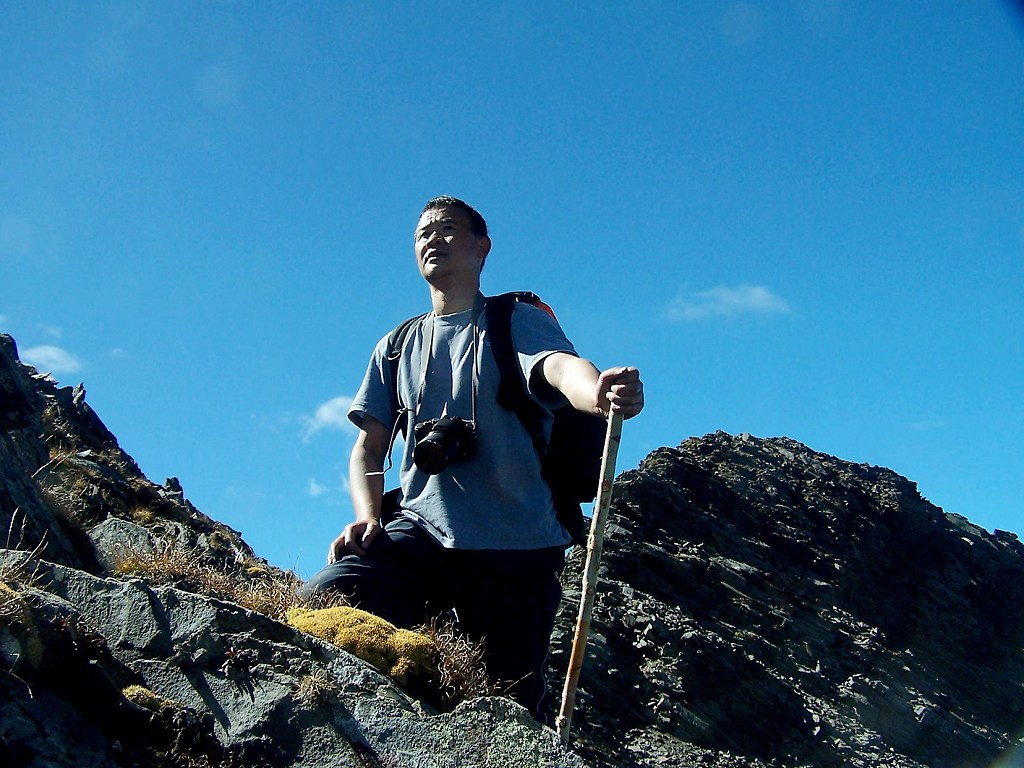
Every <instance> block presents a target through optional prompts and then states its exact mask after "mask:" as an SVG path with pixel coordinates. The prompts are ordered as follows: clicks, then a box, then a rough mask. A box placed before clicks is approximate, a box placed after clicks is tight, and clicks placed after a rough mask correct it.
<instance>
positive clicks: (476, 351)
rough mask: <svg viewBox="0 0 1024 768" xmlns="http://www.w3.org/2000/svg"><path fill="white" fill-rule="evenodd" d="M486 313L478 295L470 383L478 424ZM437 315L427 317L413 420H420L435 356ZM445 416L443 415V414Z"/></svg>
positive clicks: (480, 295) (473, 408)
mask: <svg viewBox="0 0 1024 768" xmlns="http://www.w3.org/2000/svg"><path fill="white" fill-rule="evenodd" d="M483 311H484V295H483V294H482V293H479V292H478V293H477V295H476V299H475V301H474V302H473V342H472V346H473V349H472V355H473V371H472V380H471V383H470V390H469V397H470V411H471V413H470V419H472V421H473V422H474V423H475V422H476V392H477V389H478V388H479V383H480V370H479V365H480V315H481V314H483ZM436 319H437V315H435V314H434V313H433V312H431V313H430V314H429V315H427V320H428V321H429V322H427V324H426V325H427V327H426V329H425V332H424V336H423V347H422V348H421V350H420V384H419V387H418V389H417V390H416V407H415V409H414V410H413V418H414V419H415V420H419V415H420V408H421V407H422V405H423V393H424V392H425V391H426V387H427V371H428V369H429V368H430V358H432V357H433V356H434V323H435V321H436ZM454 380H455V371H454V370H453V371H452V381H453V382H454ZM442 415H443V414H442Z"/></svg>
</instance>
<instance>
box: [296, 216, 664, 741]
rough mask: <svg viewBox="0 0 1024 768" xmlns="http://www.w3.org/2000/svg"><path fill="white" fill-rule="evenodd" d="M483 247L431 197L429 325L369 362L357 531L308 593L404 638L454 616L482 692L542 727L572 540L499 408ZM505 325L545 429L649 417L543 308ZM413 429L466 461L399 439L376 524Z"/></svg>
mask: <svg viewBox="0 0 1024 768" xmlns="http://www.w3.org/2000/svg"><path fill="white" fill-rule="evenodd" d="M490 248H491V241H490V238H489V237H488V236H487V224H486V222H485V221H484V219H483V217H482V216H481V215H480V214H479V213H478V212H477V211H475V210H474V209H473V208H472V207H471V206H469V205H468V204H467V203H465V202H464V201H462V200H458V199H456V198H452V197H439V198H435V199H433V200H430V201H429V202H428V203H427V204H426V206H425V207H424V209H423V213H422V215H421V216H420V219H419V222H418V224H417V227H416V233H415V243H414V250H415V254H416V263H417V266H418V267H419V270H420V274H421V275H422V276H423V278H424V279H425V280H426V282H427V285H428V287H429V289H430V299H431V305H432V308H433V311H432V313H430V314H429V315H427V316H426V318H425V319H424V320H423V321H422V322H421V323H420V324H419V326H418V327H417V328H415V329H414V331H413V332H412V333H411V334H410V337H409V339H408V341H407V342H406V343H405V344H404V349H403V351H402V354H401V356H400V357H398V359H392V360H389V359H387V355H386V348H387V337H385V338H384V339H381V341H380V342H379V343H378V344H377V347H376V349H375V350H374V353H373V357H372V358H371V361H370V365H369V368H368V369H367V372H366V376H365V378H364V379H363V383H362V386H361V387H360V389H359V392H358V393H357V394H356V397H355V399H354V401H353V404H352V407H351V410H350V411H349V418H350V419H351V420H352V421H353V422H354V423H355V424H356V426H357V427H359V435H358V437H357V438H356V443H355V446H354V448H353V449H352V455H351V459H350V464H349V475H350V477H349V482H350V486H351V493H352V503H353V506H354V508H355V514H356V519H355V521H354V522H352V523H350V524H349V525H347V526H346V527H345V529H344V530H343V531H342V533H341V535H340V536H338V538H337V539H335V540H334V541H333V542H332V543H331V547H330V550H329V552H328V557H327V560H328V565H327V567H325V568H324V569H323V570H322V571H320V573H318V574H316V575H315V576H314V577H313V578H312V579H311V580H310V581H309V582H308V583H307V584H306V586H305V593H306V594H307V595H312V594H315V593H317V592H319V591H321V590H326V589H337V590H340V591H342V592H343V593H345V594H347V595H349V596H350V598H351V600H352V602H353V604H354V605H357V606H359V607H361V608H363V609H365V610H368V611H370V612H371V613H374V614H376V615H379V616H381V617H383V618H385V619H387V620H388V621H391V622H392V623H394V624H396V625H398V626H402V627H412V626H415V625H417V624H422V623H424V622H426V621H427V620H429V619H430V618H431V617H434V616H437V615H439V614H440V613H442V612H445V611H449V610H454V612H455V614H456V617H457V621H458V626H459V628H460V630H461V631H462V632H463V633H465V634H466V635H467V636H468V637H470V638H472V639H475V640H482V641H483V643H484V653H485V663H486V665H487V670H488V673H489V675H490V677H491V679H492V680H495V681H501V682H504V683H506V684H508V685H509V686H510V687H509V693H510V695H511V696H512V697H513V698H514V699H516V700H518V701H519V702H520V703H522V704H523V705H524V706H526V707H527V708H528V709H529V710H530V712H531V713H532V714H533V716H534V717H535V718H537V719H539V720H541V721H542V722H543V721H544V720H545V719H546V713H545V710H544V707H543V699H544V695H545V686H544V676H543V670H544V664H545V662H546V659H547V652H548V645H549V642H550V636H551V630H552V627H553V625H554V619H555V612H556V610H557V608H558V603H559V600H560V598H561V586H560V583H559V577H560V575H561V571H562V568H563V565H564V555H565V546H566V545H567V544H568V542H569V536H568V534H567V533H566V532H565V530H564V529H563V528H562V526H561V525H560V524H559V522H558V520H557V518H556V516H555V512H554V507H553V505H552V500H551V494H550V491H549V489H548V487H547V484H546V483H545V481H544V480H543V478H542V477H541V472H540V460H539V458H538V456H537V453H536V451H535V449H534V447H533V444H532V442H531V438H530V436H529V435H528V433H527V432H526V430H525V428H524V427H523V426H522V424H521V423H520V421H519V419H518V417H517V416H516V414H515V413H514V412H512V411H508V410H505V409H503V408H501V407H500V406H499V405H498V404H497V400H496V396H497V386H498V380H499V375H498V369H497V365H496V363H495V360H494V357H493V355H492V354H491V352H490V348H489V342H488V338H487V327H486V315H485V314H484V313H483V311H482V309H483V303H484V301H483V296H482V295H481V293H480V270H481V269H482V268H483V265H484V261H485V260H486V258H487V255H488V253H489V252H490ZM511 323H512V337H513V344H514V347H515V350H516V353H517V358H518V361H519V367H520V369H521V371H522V375H523V377H524V381H525V382H526V383H527V390H528V392H529V394H530V396H531V397H533V398H534V399H535V400H536V401H537V402H538V403H540V404H541V405H542V406H544V407H545V409H548V410H546V411H545V412H546V413H547V414H548V415H549V416H550V409H552V408H556V407H558V406H560V405H563V404H564V403H565V401H566V400H568V402H569V403H571V404H572V405H573V406H574V407H575V408H577V409H578V410H580V411H583V412H586V413H591V414H593V415H594V416H595V417H597V416H606V415H607V414H608V413H609V412H610V411H613V410H614V411H620V412H621V413H622V414H623V416H624V417H627V418H628V417H631V416H635V415H636V414H637V413H639V412H640V410H641V409H642V408H643V405H644V396H643V385H642V383H641V381H640V375H639V373H638V371H637V370H636V369H635V368H610V369H607V370H605V371H602V372H599V371H598V370H597V368H595V367H594V365H593V364H592V363H590V362H588V361H587V360H584V359H582V358H580V357H578V356H577V355H576V353H575V351H574V349H573V347H572V344H571V343H570V342H569V341H568V340H567V339H566V338H565V335H564V334H563V333H562V330H561V328H560V327H559V326H558V324H557V323H556V322H555V321H554V319H553V318H551V316H550V315H549V314H548V313H546V312H544V311H543V310H540V309H537V308H536V307H533V306H527V305H524V304H517V305H516V306H515V309H514V312H513V316H512V319H511ZM425 355H426V357H424V356H425ZM391 366H397V374H394V373H393V371H392V369H391ZM392 375H397V382H398V402H395V392H394V390H393V387H392V385H391V382H392V381H393V379H392ZM406 414H408V416H409V421H410V422H412V423H413V424H415V425H417V426H418V425H422V424H425V423H427V422H430V421H432V420H435V419H438V418H440V417H444V416H448V417H460V418H462V419H465V420H469V421H471V422H472V423H473V424H474V425H475V428H474V430H473V434H471V435H468V436H465V437H464V438H462V439H464V440H465V442H466V447H467V450H466V451H465V452H464V455H461V454H458V452H457V451H456V452H455V453H456V455H455V456H453V457H452V458H451V459H450V461H449V463H448V464H447V466H446V467H444V468H443V469H441V470H440V471H437V467H425V466H424V464H425V462H424V460H423V457H422V455H417V454H416V450H415V449H416V445H417V442H418V438H417V433H419V432H420V430H419V429H417V430H416V432H414V430H413V429H412V428H410V429H408V430H407V437H406V446H405V450H404V455H403V459H402V466H401V482H400V485H401V489H402V501H401V509H400V511H399V514H398V517H397V519H395V520H392V521H391V522H388V523H387V524H386V525H382V523H381V514H382V509H381V507H382V497H383V492H384V473H383V468H384V462H385V459H386V457H387V455H388V453H389V451H390V447H391V442H392V435H393V434H394V431H395V428H396V427H395V425H396V422H397V420H398V419H399V417H405V416H406ZM549 426H550V424H549ZM424 431H426V428H424ZM420 437H422V434H421V435H420ZM421 442H422V441H421Z"/></svg>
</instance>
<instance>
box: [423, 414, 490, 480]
mask: <svg viewBox="0 0 1024 768" xmlns="http://www.w3.org/2000/svg"><path fill="white" fill-rule="evenodd" d="M413 432H414V434H415V435H416V445H415V447H414V448H413V450H412V460H413V462H414V463H415V464H416V467H417V468H418V469H419V470H420V471H421V472H425V473H427V474H428V475H436V474H438V473H440V472H443V471H444V469H445V467H447V466H448V464H449V463H450V462H453V461H465V460H466V459H470V458H472V457H473V455H474V454H475V453H476V424H475V423H474V422H472V421H468V420H466V419H463V418H460V417H458V416H442V417H441V418H439V419H431V420H430V421H424V422H422V423H421V424H417V425H416V427H415V428H414V430H413Z"/></svg>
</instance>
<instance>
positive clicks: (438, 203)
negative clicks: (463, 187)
mask: <svg viewBox="0 0 1024 768" xmlns="http://www.w3.org/2000/svg"><path fill="white" fill-rule="evenodd" d="M436 208H461V209H462V210H464V211H465V212H466V215H467V216H469V223H470V226H471V227H472V229H473V234H474V235H476V236H477V237H487V222H486V221H484V217H483V216H481V215H480V213H479V211H477V210H476V208H474V207H473V206H471V205H470V204H469V203H467V202H466V201H465V200H459V198H457V197H451V196H450V195H441V196H440V197H434V198H431V199H430V200H427V204H426V205H424V206H423V210H422V211H421V213H426V212H427V211H432V210H434V209H436Z"/></svg>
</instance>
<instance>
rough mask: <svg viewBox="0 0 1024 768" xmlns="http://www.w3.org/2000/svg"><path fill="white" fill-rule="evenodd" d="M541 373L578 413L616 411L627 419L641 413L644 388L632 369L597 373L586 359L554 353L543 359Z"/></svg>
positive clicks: (609, 369) (611, 369)
mask: <svg viewBox="0 0 1024 768" xmlns="http://www.w3.org/2000/svg"><path fill="white" fill-rule="evenodd" d="M541 373H542V374H543V375H544V379H545V381H547V383H548V384H549V385H550V386H552V387H554V388H555V389H557V390H558V391H559V392H561V393H562V394H563V395H565V397H566V399H567V400H568V401H569V402H570V403H571V404H572V406H573V407H574V408H575V409H576V410H578V411H583V412H584V413H592V414H594V415H595V416H607V415H609V414H610V413H611V412H616V413H621V414H622V415H623V417H624V418H627V419H628V418H630V417H632V416H636V415H637V414H638V413H640V411H641V410H643V407H644V385H643V382H642V381H641V380H640V371H638V370H637V369H636V368H632V367H625V368H623V367H616V368H607V369H605V370H603V371H599V370H597V367H596V366H595V365H594V364H593V363H592V362H590V361H589V360H585V359H583V358H581V357H576V356H575V355H570V354H568V353H565V352H554V353H552V354H550V355H548V356H547V357H545V358H544V360H543V362H542V363H541Z"/></svg>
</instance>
